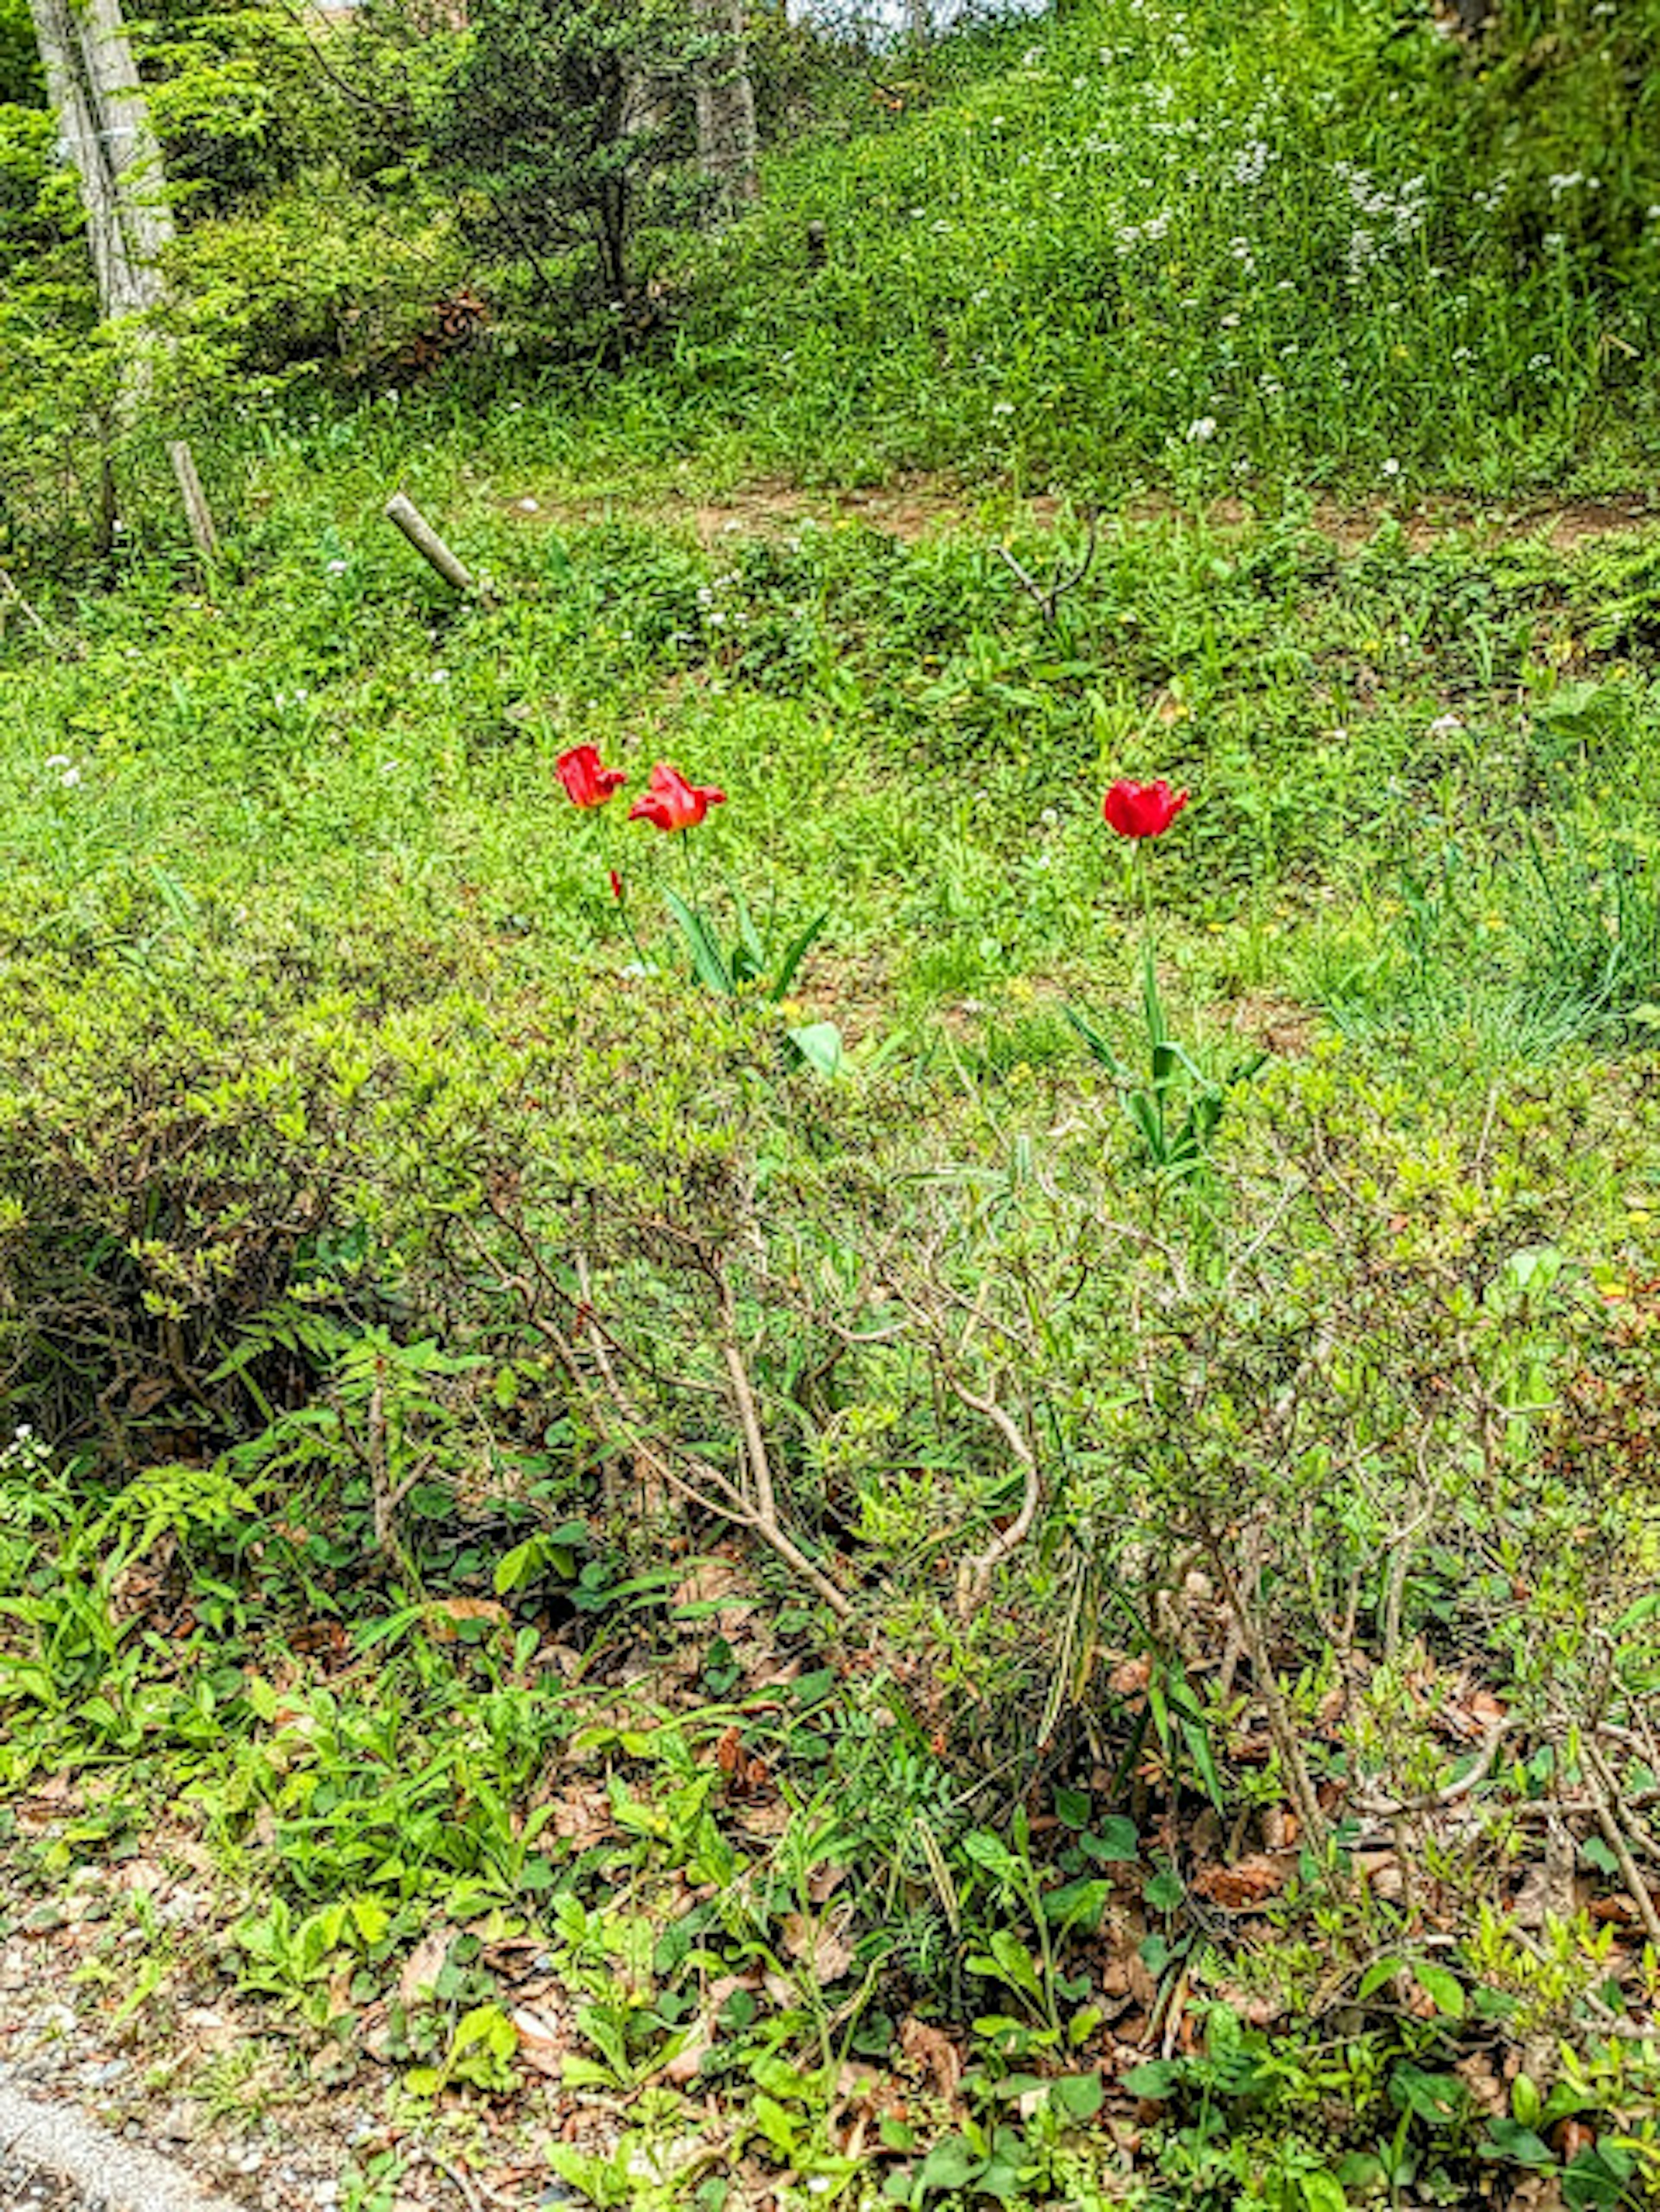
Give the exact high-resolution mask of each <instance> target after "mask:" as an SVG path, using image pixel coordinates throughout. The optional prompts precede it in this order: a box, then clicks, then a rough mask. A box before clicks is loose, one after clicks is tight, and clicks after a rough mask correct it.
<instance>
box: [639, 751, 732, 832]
mask: <svg viewBox="0 0 1660 2212" xmlns="http://www.w3.org/2000/svg"><path fill="white" fill-rule="evenodd" d="M726 802H727V794H726V793H725V792H724V791H715V790H714V789H712V788H711V787H710V786H708V784H701V783H688V782H687V781H686V779H685V778H684V775H681V773H680V771H679V769H678V768H671V767H670V765H669V763H667V761H659V762H658V763H657V764H656V766H655V767H654V769H652V772H651V788H650V789H649V791H648V792H647V793H646V794H645V796H644V798H642V799H635V802H634V804H633V805H632V806H630V807H629V821H630V822H650V823H655V825H656V827H657V828H658V829H696V827H697V824H698V823H700V822H701V821H702V818H703V817H704V816H705V815H706V814H707V813H708V811H709V809H710V807H711V806H724V805H726Z"/></svg>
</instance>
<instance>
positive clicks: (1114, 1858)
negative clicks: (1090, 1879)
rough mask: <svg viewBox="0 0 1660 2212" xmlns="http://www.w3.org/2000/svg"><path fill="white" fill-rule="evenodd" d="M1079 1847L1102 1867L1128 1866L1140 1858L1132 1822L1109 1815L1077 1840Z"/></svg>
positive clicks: (1114, 1814)
mask: <svg viewBox="0 0 1660 2212" xmlns="http://www.w3.org/2000/svg"><path fill="white" fill-rule="evenodd" d="M1079 1849H1080V1850H1083V1851H1084V1852H1085V1854H1086V1855H1087V1856H1088V1857H1090V1858H1092V1859H1094V1860H1096V1861H1098V1863H1100V1864H1101V1865H1104V1866H1115V1865H1119V1864H1125V1865H1128V1864H1129V1863H1132V1862H1133V1861H1134V1860H1136V1859H1138V1858H1140V1856H1141V1838H1140V1836H1138V1835H1137V1833H1136V1832H1135V1823H1134V1820H1126V1819H1125V1818H1124V1816H1123V1814H1122V1813H1110V1814H1108V1816H1107V1818H1106V1819H1105V1820H1098V1822H1097V1823H1096V1825H1095V1826H1094V1827H1092V1828H1091V1829H1090V1830H1089V1831H1088V1832H1087V1833H1086V1834H1085V1835H1083V1836H1081V1837H1080V1838H1079Z"/></svg>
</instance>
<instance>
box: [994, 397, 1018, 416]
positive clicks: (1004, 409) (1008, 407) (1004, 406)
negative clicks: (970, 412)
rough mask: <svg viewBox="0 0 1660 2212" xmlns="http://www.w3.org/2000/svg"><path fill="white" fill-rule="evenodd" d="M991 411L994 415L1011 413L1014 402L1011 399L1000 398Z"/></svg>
mask: <svg viewBox="0 0 1660 2212" xmlns="http://www.w3.org/2000/svg"><path fill="white" fill-rule="evenodd" d="M991 411H992V413H993V414H994V415H1012V414H1013V412H1014V402H1013V401H1012V399H1000V400H998V401H997V402H996V403H995V404H994V406H993V408H992V410H991Z"/></svg>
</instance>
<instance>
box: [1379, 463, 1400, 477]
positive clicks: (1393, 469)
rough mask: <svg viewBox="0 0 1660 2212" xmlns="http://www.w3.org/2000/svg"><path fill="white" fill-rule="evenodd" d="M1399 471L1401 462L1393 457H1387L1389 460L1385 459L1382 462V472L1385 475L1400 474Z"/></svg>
mask: <svg viewBox="0 0 1660 2212" xmlns="http://www.w3.org/2000/svg"><path fill="white" fill-rule="evenodd" d="M1400 473H1401V464H1400V462H1399V461H1397V460H1395V459H1389V460H1387V461H1385V462H1384V464H1383V474H1384V475H1385V476H1386V477H1398V476H1399V475H1400Z"/></svg>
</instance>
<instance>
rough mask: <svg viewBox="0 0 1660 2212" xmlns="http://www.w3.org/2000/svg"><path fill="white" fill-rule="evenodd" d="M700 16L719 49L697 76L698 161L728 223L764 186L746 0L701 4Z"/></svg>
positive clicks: (713, 0)
mask: <svg viewBox="0 0 1660 2212" xmlns="http://www.w3.org/2000/svg"><path fill="white" fill-rule="evenodd" d="M697 15H698V21H699V23H700V25H701V27H702V30H703V32H704V33H705V34H706V35H707V36H708V38H709V39H710V40H712V41H714V46H715V50H714V52H713V53H712V54H711V56H710V58H708V60H707V61H706V62H705V63H704V64H703V66H702V69H701V70H699V71H698V75H697V161H698V166H699V167H700V168H701V169H702V173H703V175H704V177H705V178H706V179H707V180H708V183H709V184H710V185H712V186H713V187H714V195H715V201H716V206H717V209H718V211H719V213H720V215H721V216H722V217H726V216H731V215H733V214H735V213H736V211H737V210H739V208H740V207H742V206H743V205H744V204H745V202H746V201H749V200H752V199H753V198H754V197H755V196H756V192H757V189H758V185H759V180H758V177H757V169H756V134H755V85H754V82H753V80H752V79H751V76H750V63H749V48H748V45H747V43H746V41H745V36H744V0H697Z"/></svg>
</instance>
